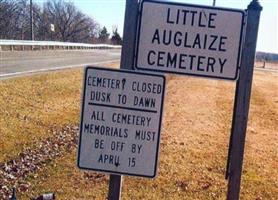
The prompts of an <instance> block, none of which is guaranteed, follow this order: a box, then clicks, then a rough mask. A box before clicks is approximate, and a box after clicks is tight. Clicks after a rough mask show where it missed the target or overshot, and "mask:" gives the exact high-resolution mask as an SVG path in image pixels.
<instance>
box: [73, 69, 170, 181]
mask: <svg viewBox="0 0 278 200" xmlns="http://www.w3.org/2000/svg"><path fill="white" fill-rule="evenodd" d="M164 87H165V78H164V77H163V76H161V75H150V74H145V73H135V72H131V71H122V70H112V69H103V68H94V67H87V68H86V72H85V78H84V93H83V105H82V114H81V123H80V137H79V150H78V166H79V167H80V168H82V169H91V170H95V171H101V172H108V173H114V174H122V175H134V176H142V177H149V178H153V177H154V176H155V175H156V169H157V159H158V150H159V141H160V127H161V120H162V105H163V97H164Z"/></svg>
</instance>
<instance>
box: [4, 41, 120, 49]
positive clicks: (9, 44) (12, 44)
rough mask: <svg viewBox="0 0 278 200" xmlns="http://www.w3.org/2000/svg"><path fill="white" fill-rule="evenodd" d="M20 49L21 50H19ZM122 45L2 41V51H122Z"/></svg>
mask: <svg viewBox="0 0 278 200" xmlns="http://www.w3.org/2000/svg"><path fill="white" fill-rule="evenodd" d="M18 47H19V48H18ZM120 48H122V46H120V45H109V44H85V43H72V42H57V41H31V40H0V51H2V50H10V51H13V50H27V49H29V50H43V49H62V50H75V49H120Z"/></svg>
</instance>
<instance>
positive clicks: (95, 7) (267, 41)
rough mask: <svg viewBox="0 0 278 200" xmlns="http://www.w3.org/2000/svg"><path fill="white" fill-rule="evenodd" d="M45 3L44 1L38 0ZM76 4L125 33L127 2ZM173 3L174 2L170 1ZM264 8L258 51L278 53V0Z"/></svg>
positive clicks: (222, 3) (85, 0)
mask: <svg viewBox="0 0 278 200" xmlns="http://www.w3.org/2000/svg"><path fill="white" fill-rule="evenodd" d="M36 1H37V2H43V1H44V0H36ZM66 1H73V2H74V4H75V5H76V6H77V7H78V8H79V9H80V10H82V11H83V12H84V13H86V14H88V15H89V16H91V17H93V18H94V19H95V20H96V21H97V22H98V23H99V24H100V25H101V26H106V27H107V28H108V30H109V32H111V31H112V27H113V26H117V27H118V30H119V32H120V34H121V35H122V32H123V23H124V12H125V1H126V0H66ZM169 1H173V0H169ZM174 1H175V2H184V3H191V4H192V3H193V4H202V5H212V2H213V0H174ZM250 1H251V0H216V6H219V7H228V8H238V9H246V8H247V6H248V4H249V3H250ZM260 3H261V5H262V6H263V11H262V14H261V22H260V29H259V36H258V44H257V50H258V51H265V52H274V53H278V0H260Z"/></svg>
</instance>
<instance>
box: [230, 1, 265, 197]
mask: <svg viewBox="0 0 278 200" xmlns="http://www.w3.org/2000/svg"><path fill="white" fill-rule="evenodd" d="M261 10H262V7H261V6H260V4H259V2H258V1H257V0H253V1H252V2H251V3H250V4H249V6H248V9H247V27H246V34H245V42H244V46H243V50H242V57H241V65H240V66H241V68H240V75H239V79H238V81H237V85H236V94H235V103H234V113H233V123H232V132H231V141H230V150H229V152H230V155H229V156H230V159H228V163H227V164H228V167H227V169H228V170H227V175H228V177H229V183H228V193H227V199H228V200H237V199H239V193H240V182H241V173H242V164H243V154H244V145H245V136H246V128H247V120H248V112H249V105H250V95H251V88H252V78H253V71H254V61H255V53H256V43H257V35H258V27H259V21H260V12H261Z"/></svg>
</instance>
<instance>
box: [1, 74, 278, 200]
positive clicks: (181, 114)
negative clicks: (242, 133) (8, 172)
mask: <svg viewBox="0 0 278 200" xmlns="http://www.w3.org/2000/svg"><path fill="white" fill-rule="evenodd" d="M81 74H82V73H81V70H68V71H65V72H55V73H49V74H43V75H36V76H34V77H28V78H27V77H24V78H19V79H15V80H8V81H3V82H1V83H0V89H1V91H2V89H3V88H4V89H5V91H6V93H4V94H6V95H4V97H5V98H4V99H3V95H2V93H1V97H0V101H1V105H0V109H1V112H4V113H5V114H4V116H5V117H4V118H3V117H2V115H1V118H0V119H1V121H0V123H1V127H0V130H1V142H2V143H1V145H4V146H3V148H1V159H0V160H1V162H2V161H3V160H7V158H9V157H10V156H11V155H12V156H15V155H16V153H17V152H20V148H16V149H14V148H15V147H19V146H18V144H20V145H22V144H24V145H31V143H32V141H29V140H30V138H34V139H36V140H41V139H43V138H44V137H45V134H47V130H48V129H49V128H56V127H61V126H63V125H65V124H70V123H77V122H78V121H79V104H80V88H81V79H82V78H81V77H82V75H81ZM277 79H278V74H277V73H271V72H255V76H254V84H253V92H252V100H251V107H250V114H249V116H250V118H249V127H248V132H247V139H246V151H245V160H244V169H243V177H242V190H241V199H250V200H253V199H273V200H274V199H278V174H277V173H278V172H277V168H278V153H277V149H278V135H277V133H278V129H277V128H278V115H277V112H278V80H277ZM44 82H48V84H47V85H44ZM15 83H17V84H18V85H19V86H17V87H16V85H17V84H15ZM7 86H9V88H10V89H8V88H7ZM234 86H235V83H234V82H226V81H218V80H211V79H201V78H191V77H186V76H168V77H167V94H166V99H165V100H166V102H165V106H164V118H163V129H162V139H161V148H160V159H159V160H160V161H159V170H158V176H157V178H155V179H153V180H149V179H143V178H133V177H124V182H123V192H122V197H123V199H126V200H128V199H165V200H166V199H176V200H179V199H190V200H191V199H196V200H197V199H225V197H226V187H227V182H226V181H225V179H224V174H225V167H226V158H227V146H228V140H229V135H230V128H231V127H230V126H231V118H232V109H233V108H232V106H233V96H234ZM29 88H30V89H29ZM14 89H15V91H13V90H14ZM28 91H30V92H29V93H28ZM20 92H21V93H20ZM17 93H20V95H17V96H14V95H16V94H17ZM55 94H56V95H55ZM24 96H27V97H24ZM7 99H8V100H7ZM2 102H3V103H2ZM9 104H11V105H9ZM19 106H20V109H16V108H17V107H19ZM18 115H19V116H21V118H22V117H23V116H27V119H28V120H29V121H28V120H25V121H24V117H23V119H21V118H20V117H18ZM8 119H12V121H13V122H12V124H11V122H8V121H7V120H8ZM35 122H37V123H35ZM44 127H45V128H44ZM2 134H3V135H4V137H2ZM30 135H32V136H31V137H30ZM15 139H16V142H15ZM5 143H7V145H6V144H5ZM1 147H2V146H1ZM11 152H12V154H11ZM10 154H11V155H10ZM28 181H30V182H31V188H30V192H26V193H23V194H20V196H19V197H20V198H21V199H28V198H30V197H34V196H36V195H37V194H41V193H43V192H47V191H52V192H55V193H56V194H57V197H58V199H105V196H106V193H107V187H108V176H107V175H105V176H103V175H101V174H99V173H94V172H83V171H80V170H79V169H77V167H76V152H70V153H68V154H66V156H65V157H63V158H59V159H57V160H54V161H52V162H50V164H49V165H48V166H47V167H45V168H43V169H41V170H40V171H39V172H37V178H35V177H34V176H30V177H29V178H28Z"/></svg>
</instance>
